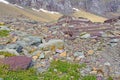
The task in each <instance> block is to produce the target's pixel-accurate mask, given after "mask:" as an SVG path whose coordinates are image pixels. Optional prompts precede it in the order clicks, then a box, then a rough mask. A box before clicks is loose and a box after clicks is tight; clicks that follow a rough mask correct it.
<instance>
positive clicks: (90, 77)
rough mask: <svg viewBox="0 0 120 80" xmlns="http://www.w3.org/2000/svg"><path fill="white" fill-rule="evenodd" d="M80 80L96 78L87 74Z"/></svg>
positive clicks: (93, 79) (94, 79)
mask: <svg viewBox="0 0 120 80" xmlns="http://www.w3.org/2000/svg"><path fill="white" fill-rule="evenodd" d="M81 80H96V76H94V75H87V76H84V77H83V78H82V79H81Z"/></svg>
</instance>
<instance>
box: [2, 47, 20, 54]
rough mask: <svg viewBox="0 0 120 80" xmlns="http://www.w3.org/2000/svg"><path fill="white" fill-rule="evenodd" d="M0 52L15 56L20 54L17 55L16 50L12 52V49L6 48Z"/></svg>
mask: <svg viewBox="0 0 120 80" xmlns="http://www.w3.org/2000/svg"><path fill="white" fill-rule="evenodd" d="M0 51H4V52H9V53H11V54H15V55H20V54H19V53H18V52H17V51H16V50H14V49H8V48H6V49H3V50H0Z"/></svg>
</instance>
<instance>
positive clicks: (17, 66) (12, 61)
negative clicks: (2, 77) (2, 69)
mask: <svg viewBox="0 0 120 80" xmlns="http://www.w3.org/2000/svg"><path fill="white" fill-rule="evenodd" d="M0 63H2V64H5V65H9V67H10V69H11V70H25V69H27V68H29V67H30V65H31V63H32V58H30V57H26V56H13V57H9V58H5V59H3V60H0Z"/></svg>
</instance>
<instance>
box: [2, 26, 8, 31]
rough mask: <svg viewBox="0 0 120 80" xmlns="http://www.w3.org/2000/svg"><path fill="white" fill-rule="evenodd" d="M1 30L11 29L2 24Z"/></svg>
mask: <svg viewBox="0 0 120 80" xmlns="http://www.w3.org/2000/svg"><path fill="white" fill-rule="evenodd" d="M0 30H7V31H10V29H9V28H8V27H7V26H0Z"/></svg>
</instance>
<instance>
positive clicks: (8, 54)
mask: <svg viewBox="0 0 120 80" xmlns="http://www.w3.org/2000/svg"><path fill="white" fill-rule="evenodd" d="M0 55H4V56H5V57H11V56H15V55H14V54H11V53H9V52H3V51H0Z"/></svg>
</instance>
